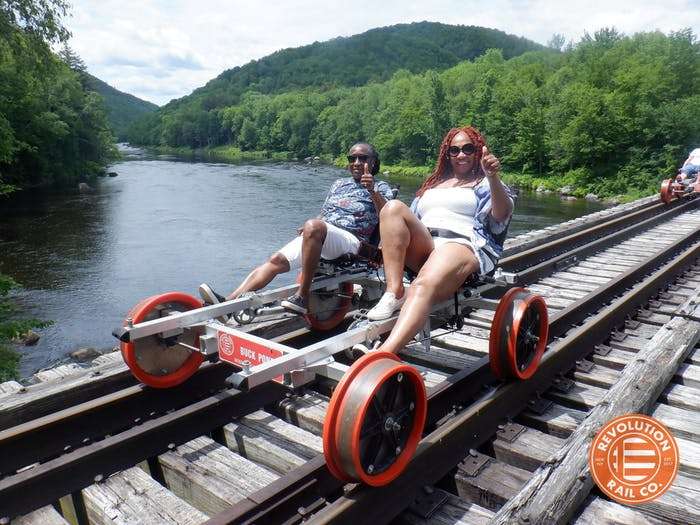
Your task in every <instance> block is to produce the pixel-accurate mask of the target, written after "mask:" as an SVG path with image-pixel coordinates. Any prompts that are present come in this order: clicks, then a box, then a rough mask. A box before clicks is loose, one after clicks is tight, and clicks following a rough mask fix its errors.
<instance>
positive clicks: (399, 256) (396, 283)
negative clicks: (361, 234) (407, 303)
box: [379, 200, 433, 299]
mask: <svg viewBox="0 0 700 525" xmlns="http://www.w3.org/2000/svg"><path fill="white" fill-rule="evenodd" d="M379 232H380V234H381V243H382V259H383V264H384V275H385V276H386V289H387V291H388V292H392V293H393V294H394V295H395V296H396V298H397V299H400V298H401V297H403V293H404V288H403V271H404V267H405V266H408V267H409V268H411V269H412V270H416V271H417V270H419V269H420V268H421V266H423V263H424V262H425V261H426V260H427V259H428V256H429V255H430V252H431V251H432V250H433V239H432V237H431V236H430V232H429V231H428V229H427V228H426V227H425V226H424V225H423V223H422V222H420V220H418V217H416V216H415V215H413V213H411V210H410V209H409V208H408V206H406V205H405V204H404V203H403V202H401V201H399V200H391V201H389V202H387V203H386V204H385V205H384V207H382V211H381V212H380V213H379Z"/></svg>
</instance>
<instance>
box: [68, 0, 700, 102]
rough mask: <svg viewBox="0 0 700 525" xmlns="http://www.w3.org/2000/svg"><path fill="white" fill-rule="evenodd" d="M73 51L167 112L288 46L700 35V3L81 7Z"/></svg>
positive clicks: (89, 0)
mask: <svg viewBox="0 0 700 525" xmlns="http://www.w3.org/2000/svg"><path fill="white" fill-rule="evenodd" d="M71 3H72V9H71V16H70V17H69V18H67V19H66V20H65V25H66V26H67V27H68V29H69V30H70V31H71V32H72V34H73V36H72V38H71V40H70V42H69V45H70V46H71V47H72V48H73V50H74V51H76V52H77V53H78V54H79V55H80V56H81V58H82V59H83V61H84V62H85V64H86V65H87V68H88V71H89V72H90V73H92V74H93V75H95V76H96V77H98V78H100V79H102V80H104V81H105V82H107V83H108V84H110V85H112V86H114V87H115V88H117V89H119V90H121V91H124V92H127V93H131V94H132V95H135V96H137V97H139V98H142V99H145V100H148V101H151V102H154V103H156V104H158V105H162V104H165V103H167V102H168V101H169V100H171V99H173V98H179V97H182V96H185V95H188V94H189V93H191V92H192V91H193V90H194V89H196V88H197V87H200V86H203V85H204V84H206V82H207V81H208V80H211V79H212V78H214V77H216V76H217V75H219V74H220V73H221V72H222V71H224V70H226V69H230V68H233V67H235V66H241V65H243V64H246V63H247V62H250V61H251V60H255V59H259V58H262V57H264V56H265V55H268V54H270V53H272V52H274V51H277V50H279V49H284V48H288V47H299V46H302V45H306V44H311V43H313V42H315V41H324V40H329V39H331V38H335V37H337V36H350V35H355V34H359V33H363V32H365V31H367V30H369V29H372V28H375V27H383V26H388V25H393V24H399V23H410V22H419V21H422V20H428V21H432V22H442V23H445V24H455V25H456V24H461V25H476V26H483V27H490V28H494V29H500V30H502V31H505V32H506V33H511V34H515V35H518V36H524V37H526V38H529V39H531V40H534V41H535V42H539V43H541V44H546V43H547V42H548V41H549V39H550V38H551V37H552V35H553V34H554V33H559V34H561V35H563V36H564V37H565V38H566V40H567V41H568V40H572V41H574V42H576V41H578V40H579V39H580V38H581V36H583V34H584V31H588V32H589V33H591V34H592V33H593V32H594V31H596V30H597V29H600V28H601V27H611V26H614V27H615V28H616V29H617V30H618V31H620V32H622V33H625V34H633V33H636V32H639V31H653V30H660V31H662V32H664V33H668V32H670V31H677V30H679V29H682V28H684V27H691V28H694V31H695V32H696V35H697V34H698V32H699V31H700V30H699V29H698V28H700V0H657V1H649V0H624V1H614V0H607V1H605V0H587V1H579V0H575V1H566V0H560V1H557V0H532V1H526V0H490V1H489V0H482V1H481V2H475V1H472V0H461V1H453V0H430V1H428V0H423V1H420V2H418V1H411V0H402V1H397V0H385V1H382V2H370V1H366V0H356V1H355V2H346V1H340V0H325V1H310V0H287V1H277V0H268V1H266V2H242V1H239V0H199V1H196V2H195V1H192V0H190V1H185V0H168V1H165V0H72V2H71Z"/></svg>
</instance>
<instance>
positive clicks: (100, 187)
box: [0, 150, 601, 376]
mask: <svg viewBox="0 0 700 525" xmlns="http://www.w3.org/2000/svg"><path fill="white" fill-rule="evenodd" d="M130 153H131V154H132V156H131V157H130V158H129V159H128V160H126V161H124V162H120V163H118V164H116V165H114V166H112V167H111V168H110V171H116V172H117V173H118V174H119V176H118V177H115V178H107V179H101V180H100V181H99V182H98V183H97V185H96V188H95V192H94V193H91V194H85V195H80V194H77V193H75V194H71V195H55V194H54V195H38V194H35V193H31V192H27V193H25V194H22V192H21V193H19V194H16V195H14V196H13V197H12V199H5V200H3V201H0V205H1V206H2V207H1V208H0V272H1V273H5V274H8V275H10V276H12V277H13V278H14V279H15V280H17V281H19V282H21V283H22V284H23V285H24V287H25V289H24V290H23V291H21V292H20V293H19V294H18V295H17V299H18V302H19V303H20V305H21V306H22V307H23V310H24V311H23V313H24V314H25V315H28V316H33V317H36V318H39V319H45V320H53V321H54V324H53V325H52V326H51V327H49V328H46V329H44V330H41V334H42V338H41V340H40V342H39V343H38V344H37V345H36V346H33V347H19V351H20V353H21V355H22V360H21V364H20V366H21V370H20V372H21V374H22V376H26V375H29V374H31V373H33V372H35V371H36V370H37V369H39V368H42V367H45V366H48V365H49V364H51V363H54V362H56V361H59V360H61V359H63V358H64V357H65V355H66V354H67V353H69V352H71V351H73V350H76V349H77V348H80V347H87V346H91V347H95V348H100V349H103V348H109V347H112V346H114V345H115V343H116V340H115V339H114V338H113V337H112V336H111V332H112V329H113V328H114V327H116V326H118V325H120V324H121V322H122V320H123V319H124V316H125V314H126V312H127V311H128V310H129V309H130V308H131V307H132V306H133V305H134V304H136V303H137V302H138V301H140V300H141V299H143V298H145V297H147V296H149V295H152V294H157V293H162V292H166V291H171V290H181V291H184V292H187V293H192V294H196V290H197V286H198V285H199V283H201V282H202V281H207V282H209V283H211V284H212V286H213V287H214V289H216V290H218V291H220V292H226V293H228V292H230V291H231V290H232V289H233V288H234V287H235V285H236V284H237V283H238V282H239V281H240V280H242V279H243V278H244V277H245V275H246V274H247V273H248V272H249V271H250V270H251V269H252V268H253V267H254V266H256V265H257V264H260V263H261V262H263V261H264V260H265V259H266V257H267V256H269V255H270V254H271V253H273V252H274V251H275V250H276V249H277V248H279V247H280V246H282V245H283V244H284V243H286V242H287V241H289V240H290V239H291V238H292V237H293V236H294V235H295V234H296V228H297V227H298V226H300V225H301V224H302V223H303V222H304V220H306V219H307V218H309V217H314V216H316V215H317V214H318V211H319V207H320V204H321V202H322V200H323V198H324V196H325V193H326V191H327V190H328V188H329V187H330V185H331V183H332V182H333V181H334V180H335V179H337V178H339V177H343V176H346V175H347V172H345V171H343V170H340V169H337V168H333V167H327V166H322V167H314V166H306V165H301V164H294V163H282V164H214V163H207V162H191V161H181V160H178V159H176V158H173V157H164V156H160V157H147V156H145V155H143V154H140V153H139V152H138V151H134V150H132V151H130ZM391 182H396V181H391ZM400 182H401V185H402V187H401V191H400V194H399V198H401V199H402V200H403V201H404V202H410V200H411V199H412V196H413V192H414V191H415V189H416V187H417V185H418V183H417V182H413V183H410V182H406V181H405V180H401V181H400ZM600 207H601V205H600V204H594V203H587V202H584V201H573V202H563V201H561V200H560V199H559V198H558V197H556V196H537V195H528V194H525V195H522V196H521V198H520V199H519V200H518V204H517V207H516V215H515V217H514V220H513V223H512V225H511V228H510V233H511V234H513V235H515V234H517V233H521V232H523V231H526V230H530V229H536V228H541V227H544V226H547V225H549V224H554V223H558V222H561V221H564V220H567V219H570V218H573V217H577V216H580V215H583V214H585V213H590V212H592V211H595V210H597V209H600ZM294 277H295V276H294V275H290V274H287V275H284V276H280V277H278V278H277V281H273V285H275V284H277V285H282V284H288V283H290V282H292V280H293V279H294Z"/></svg>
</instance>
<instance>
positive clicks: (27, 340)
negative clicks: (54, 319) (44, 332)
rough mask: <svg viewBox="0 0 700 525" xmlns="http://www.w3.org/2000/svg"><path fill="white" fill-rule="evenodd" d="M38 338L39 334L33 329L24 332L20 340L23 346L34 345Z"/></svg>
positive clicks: (39, 337)
mask: <svg viewBox="0 0 700 525" xmlns="http://www.w3.org/2000/svg"><path fill="white" fill-rule="evenodd" d="M39 339H41V336H40V335H39V334H37V333H36V332H34V331H33V330H29V331H28V332H27V333H26V334H23V335H22V337H21V339H20V342H21V343H22V344H23V345H25V346H34V345H35V344H37V343H38V342H39Z"/></svg>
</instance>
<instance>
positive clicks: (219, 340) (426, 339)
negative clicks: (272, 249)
mask: <svg viewBox="0 0 700 525" xmlns="http://www.w3.org/2000/svg"><path fill="white" fill-rule="evenodd" d="M373 273H374V272H373V271H372V270H369V269H367V268H359V267H351V268H345V269H341V270H338V271H336V272H335V273H333V274H332V275H329V276H321V277H317V278H315V279H314V281H313V282H312V285H311V290H322V289H324V288H326V289H333V288H335V287H337V286H338V285H339V284H341V283H344V282H349V281H352V282H361V283H362V285H363V287H366V288H369V289H372V288H374V289H375V291H376V290H381V286H382V283H381V281H380V280H379V279H378V277H376V276H374V275H372V274H373ZM514 284H515V274H510V273H504V272H501V271H497V273H496V274H495V277H493V278H487V279H486V280H484V281H477V282H476V283H474V284H473V285H469V286H465V287H463V288H462V289H461V290H460V293H458V294H456V295H455V298H454V299H450V300H447V301H444V302H442V303H438V304H436V305H434V306H433V307H432V308H431V313H435V312H438V311H441V310H447V309H453V308H454V309H455V310H456V311H455V313H458V312H457V310H458V311H461V310H462V309H463V308H466V307H471V308H487V309H495V307H496V305H497V301H495V300H492V299H486V298H485V297H483V295H484V294H487V293H488V292H490V291H493V290H494V289H495V288H502V287H506V288H510V287H512V286H513V285H514ZM409 286H410V285H409ZM297 287H298V286H297V285H290V286H284V287H281V288H276V289H274V290H270V291H265V292H261V293H257V294H253V295H251V296H248V297H245V298H239V299H234V300H231V301H226V302H224V303H220V304H217V305H213V306H205V307H202V308H198V309H195V310H190V311H187V312H172V313H168V312H165V313H166V315H165V316H164V317H161V318H159V319H154V320H150V321H145V322H143V323H138V324H130V323H129V320H128V319H127V326H125V327H121V328H118V329H116V330H114V332H113V334H114V335H115V336H116V337H117V338H119V339H120V340H121V341H123V342H135V341H137V340H138V339H141V338H144V337H149V336H157V337H159V338H160V339H161V340H163V341H165V342H166V344H170V345H171V346H172V345H176V344H179V345H183V346H185V347H187V348H188V349H190V350H192V351H196V352H200V353H202V354H203V355H204V356H205V358H208V359H210V360H216V359H218V360H221V361H226V362H228V363H230V364H232V365H235V366H237V367H240V370H239V371H236V372H234V373H233V374H232V375H231V377H230V378H229V380H230V381H231V382H232V383H233V385H234V386H235V387H237V388H239V389H241V390H246V389H251V388H254V387H256V386H259V385H261V384H263V383H266V382H268V381H277V382H280V383H282V384H284V385H285V386H288V387H290V388H297V387H299V386H302V385H305V384H307V383H309V382H311V381H313V380H314V379H315V378H316V376H317V375H318V376H324V377H327V378H330V379H334V380H336V381H339V380H340V379H341V378H342V377H343V375H344V374H345V372H346V371H347V370H348V368H349V367H348V366H347V365H344V364H342V363H339V362H337V361H336V360H335V359H334V357H333V356H334V354H337V353H339V352H342V351H345V350H346V349H348V348H351V347H352V346H353V345H355V344H358V343H362V344H366V345H368V346H371V345H372V343H374V342H375V341H377V340H378V339H379V337H380V336H381V335H383V334H385V333H387V332H389V331H390V330H391V329H392V327H393V326H394V324H395V323H396V320H397V319H398V315H394V316H392V317H390V318H389V319H386V320H383V321H374V322H371V321H368V320H366V319H363V318H362V317H359V319H358V320H357V321H356V322H355V323H353V325H355V326H354V327H353V326H352V325H351V328H350V329H349V330H347V331H346V332H344V333H341V334H338V335H335V336H332V337H330V338H328V339H324V340H323V341H319V342H318V343H315V344H312V345H310V346H307V347H305V348H302V349H296V348H292V347H290V346H286V345H284V344H281V343H276V342H273V341H268V340H266V339H264V338H261V337H258V336H255V335H251V334H249V333H246V332H243V331H241V330H237V329H236V328H234V327H231V326H228V325H226V324H224V323H221V322H220V321H218V320H216V318H217V317H220V316H222V315H229V314H234V313H238V312H243V311H252V312H255V313H271V312H272V311H277V310H278V309H279V307H276V306H272V307H270V306H269V305H271V304H273V303H274V302H276V301H279V300H280V299H284V298H286V297H288V296H290V295H291V294H292V293H294V292H295V291H296V290H297ZM198 327H201V328H202V329H203V334H201V335H200V337H199V347H195V346H190V345H186V344H184V343H180V342H177V338H178V336H180V335H182V334H183V333H184V332H185V330H187V329H196V328H198ZM419 337H420V340H422V341H423V343H424V345H426V346H427V347H428V348H429V345H430V320H429V319H428V321H427V322H426V326H425V327H424V329H423V330H422V331H421V332H420V333H419Z"/></svg>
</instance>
